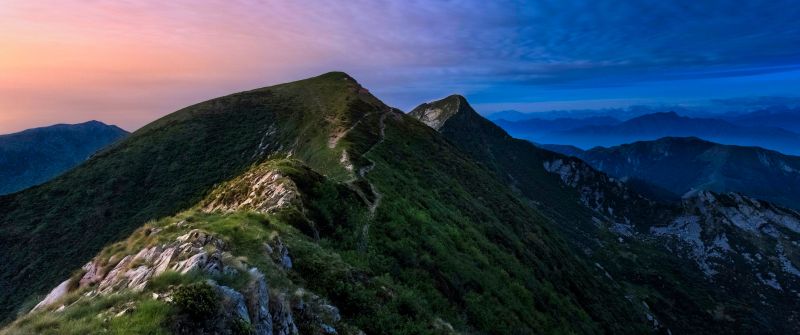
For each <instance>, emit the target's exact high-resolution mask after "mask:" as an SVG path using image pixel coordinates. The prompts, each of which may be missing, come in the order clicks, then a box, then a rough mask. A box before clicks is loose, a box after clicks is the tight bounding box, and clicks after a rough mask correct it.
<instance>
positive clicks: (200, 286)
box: [175, 283, 219, 320]
mask: <svg viewBox="0 0 800 335" xmlns="http://www.w3.org/2000/svg"><path fill="white" fill-rule="evenodd" d="M175 305H176V306H178V308H180V310H181V311H182V312H184V313H186V314H187V315H188V316H190V317H192V318H194V319H196V320H202V319H204V318H206V317H209V316H212V315H214V314H215V313H216V312H217V310H218V308H219V299H217V292H216V291H214V289H213V288H212V287H211V285H208V284H207V283H195V284H190V285H184V286H180V287H178V289H177V290H175Z"/></svg>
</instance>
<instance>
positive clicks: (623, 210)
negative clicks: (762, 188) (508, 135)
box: [544, 159, 800, 297]
mask: <svg viewBox="0 0 800 335" xmlns="http://www.w3.org/2000/svg"><path fill="white" fill-rule="evenodd" d="M544 168H545V170H547V171H548V172H551V173H554V174H557V175H558V176H559V178H560V179H561V181H562V182H563V183H564V184H565V185H567V186H569V187H572V188H575V189H576V190H578V192H579V194H580V196H581V202H582V203H583V204H584V205H585V206H587V207H589V208H591V209H593V210H594V211H595V212H596V213H598V214H600V215H603V216H604V217H606V218H610V219H612V220H613V221H614V223H612V224H610V225H608V226H607V228H608V230H609V231H611V232H613V233H616V234H617V235H620V236H621V237H625V238H636V239H639V240H641V241H649V242H654V241H655V242H656V243H658V244H660V245H662V246H666V247H667V248H668V249H669V250H670V251H672V252H675V253H676V254H677V255H678V256H680V257H683V258H687V259H690V260H692V261H693V262H694V263H695V264H696V265H697V267H698V268H699V269H700V270H701V271H702V273H703V274H704V275H705V276H706V278H707V279H708V280H709V281H722V280H726V279H727V278H723V277H722V276H721V273H722V272H726V273H727V274H728V275H730V274H731V271H734V270H732V269H736V270H735V271H736V272H735V273H737V274H738V275H741V276H746V277H748V280H751V281H753V282H756V283H760V284H762V285H763V287H765V288H768V289H774V290H779V291H786V290H787V289H786V287H789V286H791V287H795V286H796V285H795V284H792V283H796V282H797V280H798V279H800V270H798V266H797V265H796V264H798V261H799V260H800V258H799V257H798V256H800V252H799V251H798V249H799V248H800V234H799V233H800V213H798V212H797V211H794V210H791V209H786V208H781V207H778V206H775V205H773V204H771V203H768V202H764V201H759V200H755V199H752V198H749V197H746V196H742V195H740V194H737V193H727V194H716V193H713V192H709V191H693V192H690V193H687V194H686V195H685V196H684V198H683V199H682V201H681V203H680V205H676V206H664V205H662V207H661V208H659V207H658V205H656V203H654V202H651V201H649V200H647V199H644V198H642V197H641V196H640V195H638V194H636V193H634V192H631V191H629V190H628V189H627V188H626V187H625V184H623V183H621V182H620V181H618V180H615V179H613V178H609V177H607V176H606V175H605V174H603V173H600V172H597V171H595V170H594V169H592V168H591V167H589V166H588V165H587V164H586V163H584V162H581V161H579V160H577V159H557V160H553V161H546V162H544ZM637 208H638V209H637ZM636 210H639V211H644V213H645V214H646V215H642V216H643V217H648V218H650V220H651V221H649V222H639V224H640V225H641V226H649V229H647V230H644V231H642V230H638V229H636V228H635V227H634V224H636V223H635V222H630V220H629V219H628V217H635V213H636ZM630 213H634V215H631V216H629V215H630ZM659 213H660V214H659ZM598 224H599V223H598ZM654 238H655V239H654ZM773 245H774V247H772V246H773ZM742 260H744V261H742ZM798 293H800V292H795V293H794V294H798ZM798 297H800V295H798Z"/></svg>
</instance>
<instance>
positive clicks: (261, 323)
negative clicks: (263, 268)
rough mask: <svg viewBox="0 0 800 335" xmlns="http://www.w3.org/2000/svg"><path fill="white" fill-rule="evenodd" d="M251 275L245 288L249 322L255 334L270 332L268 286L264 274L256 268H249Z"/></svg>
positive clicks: (268, 333) (269, 333)
mask: <svg viewBox="0 0 800 335" xmlns="http://www.w3.org/2000/svg"><path fill="white" fill-rule="evenodd" d="M250 275H251V277H252V279H251V281H250V283H249V284H248V286H247V289H246V298H247V309H248V311H249V313H250V314H249V315H250V324H252V325H253V331H254V332H255V334H256V335H271V334H272V314H271V313H270V311H269V287H268V286H267V282H266V280H265V279H264V275H263V274H262V273H261V272H259V271H258V270H256V269H251V270H250Z"/></svg>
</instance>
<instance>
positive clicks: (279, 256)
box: [265, 236, 292, 270]
mask: <svg viewBox="0 0 800 335" xmlns="http://www.w3.org/2000/svg"><path fill="white" fill-rule="evenodd" d="M265 248H266V251H267V254H269V255H270V256H271V257H272V259H274V260H275V261H276V262H278V263H279V264H280V265H281V266H282V267H283V268H284V269H286V270H289V269H291V268H292V258H291V257H290V256H289V248H287V247H286V246H285V245H284V244H283V241H282V240H281V238H280V237H278V236H275V238H273V239H272V242H271V243H269V244H267V245H266V246H265Z"/></svg>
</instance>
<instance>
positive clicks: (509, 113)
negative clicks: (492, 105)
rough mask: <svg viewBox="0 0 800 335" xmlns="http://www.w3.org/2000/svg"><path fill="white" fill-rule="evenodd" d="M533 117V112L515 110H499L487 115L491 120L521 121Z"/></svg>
mask: <svg viewBox="0 0 800 335" xmlns="http://www.w3.org/2000/svg"><path fill="white" fill-rule="evenodd" d="M531 117H533V115H532V114H531V113H523V112H518V111H515V110H505V111H499V112H495V113H492V114H489V115H487V116H486V118H487V119H489V120H492V121H494V120H507V121H520V120H525V119H530V118H531Z"/></svg>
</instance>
